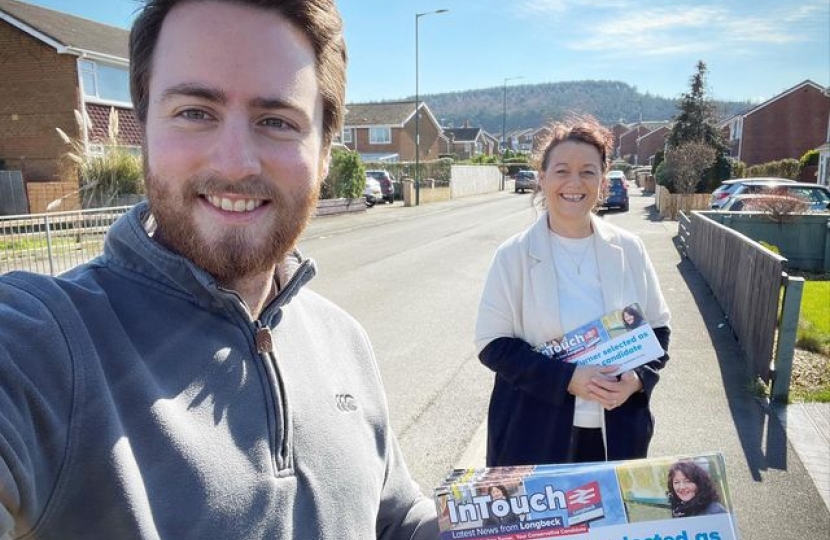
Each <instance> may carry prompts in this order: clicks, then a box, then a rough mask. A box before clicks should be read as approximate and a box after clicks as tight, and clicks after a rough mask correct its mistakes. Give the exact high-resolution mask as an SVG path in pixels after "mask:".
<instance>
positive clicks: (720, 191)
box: [710, 177, 795, 210]
mask: <svg viewBox="0 0 830 540" xmlns="http://www.w3.org/2000/svg"><path fill="white" fill-rule="evenodd" d="M746 182H754V183H758V184H759V185H760V184H766V183H769V184H771V185H778V184H781V183H782V182H783V183H788V182H789V183H791V182H795V180H788V179H786V178H775V177H759V178H732V179H730V180H724V181H723V182H721V185H720V186H718V188H717V189H716V190H715V191H713V192H712V200H711V202H710V205H711V207H712V208H713V209H715V210H717V209H719V208H721V207H722V206H723V205H724V204H726V201H727V200H728V199H729V197H731V196H732V195H734V194H735V190H736V189H738V188H739V187H740V186H741V184H744V183H746Z"/></svg>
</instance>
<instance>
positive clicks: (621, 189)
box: [601, 171, 628, 212]
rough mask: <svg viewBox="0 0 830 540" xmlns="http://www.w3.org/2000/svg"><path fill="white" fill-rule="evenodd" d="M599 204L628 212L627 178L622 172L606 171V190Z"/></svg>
mask: <svg viewBox="0 0 830 540" xmlns="http://www.w3.org/2000/svg"><path fill="white" fill-rule="evenodd" d="M601 206H602V207H603V208H619V209H621V210H622V211H623V212H628V180H627V179H626V177H625V173H624V172H622V171H609V172H608V191H607V195H606V197H605V199H604V200H603V201H602V203H601Z"/></svg>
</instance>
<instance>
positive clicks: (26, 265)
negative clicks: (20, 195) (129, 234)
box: [0, 206, 130, 276]
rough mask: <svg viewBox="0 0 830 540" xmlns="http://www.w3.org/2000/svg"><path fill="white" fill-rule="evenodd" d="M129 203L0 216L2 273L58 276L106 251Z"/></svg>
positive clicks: (0, 270)
mask: <svg viewBox="0 0 830 540" xmlns="http://www.w3.org/2000/svg"><path fill="white" fill-rule="evenodd" d="M129 209H130V206H118V207H113V208H93V209H88V210H73V211H69V212H49V213H46V214H27V215H18V216H0V274H3V273H6V272H11V271H12V270H28V271H30V272H37V273H40V274H49V275H53V276H54V275H56V274H60V273H61V272H64V271H66V270H69V269H70V268H72V267H74V266H77V265H79V264H82V263H85V262H87V261H88V260H90V259H92V258H93V257H95V256H97V255H99V254H100V253H101V252H102V250H103V245H104V237H105V236H106V234H107V231H108V230H109V228H110V226H111V225H112V224H113V223H114V222H115V220H116V219H118V218H119V217H121V216H122V215H123V214H125V213H126V212H127V210H129Z"/></svg>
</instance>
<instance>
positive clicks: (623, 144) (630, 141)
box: [619, 123, 651, 165]
mask: <svg viewBox="0 0 830 540" xmlns="http://www.w3.org/2000/svg"><path fill="white" fill-rule="evenodd" d="M650 131H651V130H650V129H649V128H648V127H646V124H645V123H643V124H639V125H638V124H633V125H632V126H631V127H629V129H628V131H626V132H625V133H623V134H622V135H620V138H619V143H620V144H619V156H620V158H622V159H624V160H626V161H628V162H629V163H631V164H634V165H640V164H641V163H640V161H639V156H638V155H637V148H638V146H637V144H638V143H637V139H639V138H640V137H642V136H643V135H645V134H647V133H648V132H650Z"/></svg>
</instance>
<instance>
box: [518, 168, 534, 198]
mask: <svg viewBox="0 0 830 540" xmlns="http://www.w3.org/2000/svg"><path fill="white" fill-rule="evenodd" d="M514 178H515V179H516V182H515V183H514V184H513V191H515V192H516V193H524V192H525V190H526V189H529V190H530V191H533V190H534V189H536V171H519V172H517V173H516V176H515V177H514Z"/></svg>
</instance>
